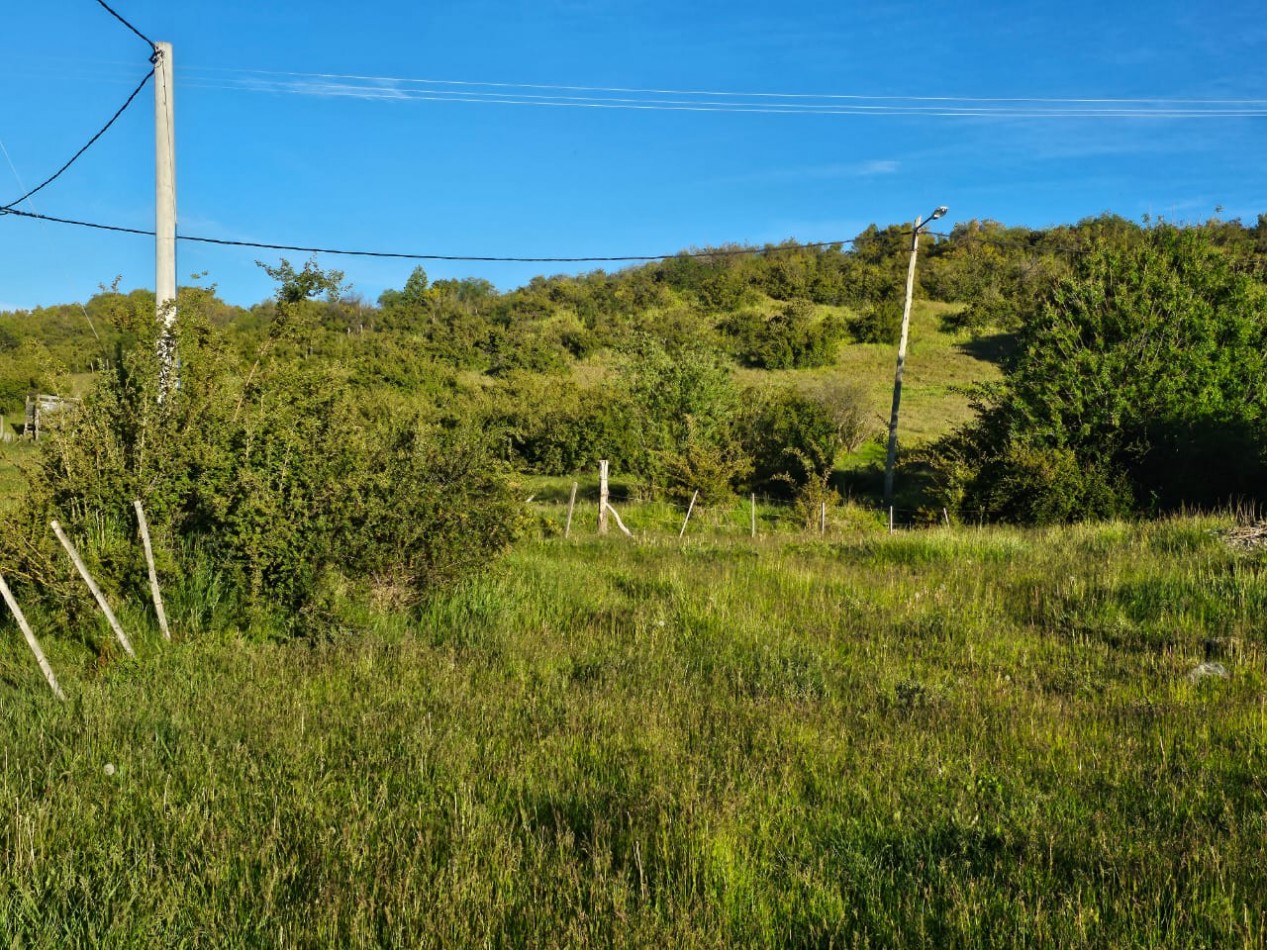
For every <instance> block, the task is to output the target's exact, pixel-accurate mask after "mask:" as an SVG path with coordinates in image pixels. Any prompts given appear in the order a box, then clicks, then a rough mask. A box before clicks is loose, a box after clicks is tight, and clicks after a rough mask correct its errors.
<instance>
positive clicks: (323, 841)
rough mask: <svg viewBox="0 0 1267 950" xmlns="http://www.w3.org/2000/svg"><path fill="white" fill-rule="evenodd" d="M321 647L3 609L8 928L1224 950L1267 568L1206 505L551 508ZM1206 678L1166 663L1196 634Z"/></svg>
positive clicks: (1249, 878) (116, 942)
mask: <svg viewBox="0 0 1267 950" xmlns="http://www.w3.org/2000/svg"><path fill="white" fill-rule="evenodd" d="M534 507H535V510H536V515H537V526H538V527H537V530H536V531H535V537H531V538H528V539H526V540H524V541H522V542H520V544H519V545H518V546H517V547H516V548H515V549H514V550H513V551H512V553H511V554H510V555H509V556H508V557H507V558H506V559H505V560H503V561H502V562H500V563H499V564H498V565H496V566H495V567H494V568H493V569H492V570H491V571H490V572H488V573H487V574H485V575H484V576H482V577H480V578H477V579H475V580H472V581H469V582H466V583H464V584H463V585H461V586H460V587H459V588H457V589H456V590H454V591H452V592H451V593H449V594H447V595H444V596H442V597H440V598H438V599H435V600H433V601H431V602H430V603H428V604H427V605H426V606H424V607H423V608H421V609H420V610H418V611H415V612H413V613H409V614H401V613H394V612H392V611H391V610H390V609H388V608H385V607H380V608H374V607H371V606H363V607H359V608H353V607H351V606H348V607H347V608H346V609H345V610H344V611H343V613H342V615H341V616H339V617H338V619H337V621H335V622H332V623H331V625H330V630H329V634H328V636H326V637H324V638H318V639H315V640H304V641H280V642H278V641H275V640H273V639H271V638H270V631H269V630H267V629H238V628H234V627H231V626H225V625H222V624H219V623H217V620H216V611H215V609H214V601H215V584H214V579H213V578H208V577H192V578H187V579H185V580H183V581H181V582H179V583H177V584H175V585H173V587H172V589H171V590H170V591H169V602H170V605H171V612H172V615H173V625H174V627H175V631H176V632H175V642H173V643H171V644H168V643H164V642H162V641H161V640H160V639H159V638H158V636H157V633H156V632H155V629H154V627H153V625H152V623H151V622H150V621H149V619H148V613H147V612H146V611H144V610H142V609H141V607H140V605H139V604H138V605H129V606H128V608H127V609H125V610H124V611H122V616H123V618H124V622H125V624H126V625H127V626H128V627H129V628H130V629H131V630H132V631H133V632H134V635H135V637H136V639H137V640H138V643H139V647H138V653H139V657H138V658H137V659H136V660H128V659H125V658H122V657H121V656H119V655H118V651H117V650H115V649H113V648H112V646H111V641H110V639H109V634H108V631H107V630H106V629H105V627H104V625H97V624H96V623H94V622H93V621H92V620H91V619H90V617H86V618H85V619H84V621H83V623H84V626H83V627H82V629H78V630H73V631H66V630H58V631H49V630H44V631H41V630H40V629H39V618H38V617H33V622H34V623H35V624H36V628H37V633H41V632H42V633H45V634H48V636H47V637H46V646H47V647H48V648H49V652H50V656H51V659H52V662H53V664H54V667H55V668H56V669H57V671H58V673H59V675H60V676H61V678H62V685H63V687H64V688H65V690H66V692H67V694H68V696H69V702H68V703H66V704H65V705H63V704H61V703H58V702H56V701H55V700H54V699H53V698H52V697H51V694H50V693H49V692H48V690H47V688H46V687H45V686H44V683H43V682H42V680H41V679H40V676H39V673H38V670H37V669H36V668H35V665H34V662H33V661H32V660H31V658H30V657H29V655H27V654H26V653H25V652H24V650H23V649H22V645H21V641H20V640H19V639H18V635H17V633H16V631H13V630H12V629H11V628H8V627H6V636H7V637H8V638H9V641H10V642H9V644H8V646H7V648H6V650H5V651H4V652H3V654H2V655H3V665H2V666H0V690H2V692H3V702H4V706H5V709H6V715H5V716H4V717H3V719H2V720H0V730H3V737H2V738H0V748H2V749H3V757H4V758H3V766H2V768H0V810H2V811H3V815H4V818H3V820H0V862H2V864H0V924H2V925H3V932H4V933H5V934H6V936H7V938H8V942H9V945H11V946H15V947H17V946H23V947H28V946H29V947H62V946H69V945H81V946H82V945H92V946H97V945H105V946H153V945H160V944H161V945H170V946H191V947H196V946H206V947H223V946H248V945H249V946H256V945H269V946H473V945H478V946H559V947H564V946H566V947H578V946H613V945H615V946H684V947H720V946H768V947H784V946H845V947H849V946H859V947H863V946H874V947H892V946H938V947H945V946H967V947H986V946H1017V945H1033V946H1061V947H1065V946H1123V947H1129V946H1138V947H1158V946H1166V947H1209V946H1260V945H1262V944H1263V942H1264V939H1265V935H1267V921H1265V920H1264V910H1265V908H1267V903H1265V902H1264V894H1267V811H1265V809H1264V794H1265V788H1264V778H1263V776H1264V775H1265V774H1267V698H1265V697H1267V694H1265V692H1264V690H1265V687H1267V681H1265V678H1264V674H1263V668H1262V647H1261V644H1262V641H1263V636H1264V632H1265V626H1267V620H1265V619H1264V618H1267V557H1264V555H1263V554H1262V553H1261V551H1259V552H1255V551H1253V550H1250V551H1238V550H1235V549H1233V548H1231V547H1229V545H1228V544H1226V543H1225V540H1224V538H1223V536H1222V535H1223V532H1225V531H1226V530H1227V529H1228V527H1229V526H1230V524H1231V522H1230V520H1229V519H1222V520H1219V519H1183V520H1171V521H1161V522H1155V523H1149V524H1120V523H1119V524H1106V525H1101V526H1080V527H1068V528H1059V529H1046V530H1029V531H1023V530H1013V529H1005V528H989V529H976V528H954V529H942V528H938V529H930V530H925V531H921V532H899V533H898V534H896V535H892V536H890V535H889V534H888V533H887V531H886V530H884V529H882V528H881V526H880V525H879V523H878V519H877V518H876V516H875V515H874V514H873V513H869V512H865V511H861V510H858V509H853V508H850V507H844V508H839V509H835V510H833V512H832V521H831V524H830V525H829V527H828V531H827V533H826V534H825V535H820V534H818V533H817V532H806V531H804V530H802V529H801V528H800V527H799V526H798V525H795V524H792V523H790V522H788V521H787V519H786V516H785V513H783V512H780V511H779V510H776V509H771V508H765V507H763V508H761V510H760V511H759V512H758V514H759V516H760V517H759V525H758V532H759V536H758V537H757V538H756V539H755V540H754V539H753V538H751V537H750V536H749V530H750V529H749V526H748V522H747V516H748V512H747V511H746V508H745V506H742V505H738V504H737V505H736V506H734V508H733V509H724V510H704V511H701V512H697V513H696V515H695V516H694V517H693V519H692V522H691V525H690V526H689V527H688V530H687V533H686V537H685V538H684V539H683V540H682V541H680V542H679V541H678V540H677V533H678V529H679V528H680V523H681V522H680V518H681V516H682V512H681V510H680V509H675V508H673V507H671V506H668V505H661V506H655V505H644V506H635V505H632V504H630V505H627V506H626V507H625V509H624V510H623V511H622V514H623V516H624V517H625V520H626V522H627V523H628V524H629V525H630V527H631V529H632V530H633V531H634V532H635V535H636V536H635V538H634V539H633V540H629V539H627V538H624V537H622V536H620V535H619V534H617V535H614V536H611V537H608V538H605V539H599V538H596V537H595V535H594V533H593V532H594V515H593V511H592V506H591V505H590V504H589V503H588V502H587V503H586V504H585V506H584V508H583V509H582V510H580V511H579V512H578V514H577V516H576V518H575V523H574V525H573V530H572V537H571V538H569V539H566V540H565V539H564V538H562V537H560V536H559V533H560V530H561V525H562V523H563V520H564V517H565V515H564V510H563V505H562V504H560V503H559V502H557V501H547V502H545V503H541V502H535V503H534ZM1206 660H1211V661H1215V662H1218V663H1220V664H1221V665H1222V667H1223V669H1224V670H1225V671H1226V672H1227V674H1228V675H1227V676H1226V677H1223V676H1209V677H1206V678H1200V679H1196V680H1193V679H1190V678H1189V673H1190V671H1192V670H1193V669H1194V668H1195V667H1196V666H1197V665H1198V664H1199V663H1201V662H1203V661H1206Z"/></svg>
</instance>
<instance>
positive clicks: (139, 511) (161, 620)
mask: <svg viewBox="0 0 1267 950" xmlns="http://www.w3.org/2000/svg"><path fill="white" fill-rule="evenodd" d="M132 504H133V505H134V506H135V507H136V523H137V524H138V525H139V526H140V528H141V543H142V545H143V546H144V547H145V565H146V567H148V568H149V571H150V595H151V596H152V597H153V598H154V612H155V613H156V614H158V628H159V629H160V630H162V631H163V639H164V640H170V639H171V638H172V632H171V630H169V629H168V628H167V611H165V610H164V609H163V592H162V591H161V590H159V588H158V571H157V570H155V568H154V548H153V547H152V546H151V545H150V525H149V522H148V521H146V520H145V509H144V508H142V507H141V499H139V498H137V499H136V500H134V501H133V502H132Z"/></svg>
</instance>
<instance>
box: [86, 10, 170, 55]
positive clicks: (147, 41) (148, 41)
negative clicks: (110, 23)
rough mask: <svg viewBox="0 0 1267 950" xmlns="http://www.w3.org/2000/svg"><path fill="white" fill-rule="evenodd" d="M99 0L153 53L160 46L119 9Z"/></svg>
mask: <svg viewBox="0 0 1267 950" xmlns="http://www.w3.org/2000/svg"><path fill="white" fill-rule="evenodd" d="M97 2H98V3H99V4H101V6H102V7H103V8H104V9H105V11H106V13H108V14H110V15H111V16H112V17H114V18H115V19H116V20H118V21H119V22H120V23H122V24H123V25H124V26H126V27H127V28H128V29H129V30H131V31H132V32H133V33H135V34H136V35H137V36H139V37H140V38H141V40H142V42H144V43H145V45H146V46H148V47H149V48H150V52H151V53H152V52H153V51H154V49H155V48H156V47H157V46H158V44H157V43H155V42H154V41H153V40H152V39H150V38H149V37H148V36H146V35H145V34H144V33H142V32H141V31H140V30H138V29H137V28H136V27H134V26H133V25H132V24H131V23H129V22H128V21H127V20H125V19H124V18H123V17H122V16H120V15H119V13H118V12H117V11H115V10H113V9H111V8H110V5H109V4H108V3H106V2H105V0H97Z"/></svg>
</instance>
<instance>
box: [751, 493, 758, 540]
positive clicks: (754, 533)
mask: <svg viewBox="0 0 1267 950" xmlns="http://www.w3.org/2000/svg"><path fill="white" fill-rule="evenodd" d="M750 510H751V512H752V536H753V537H754V538H755V537H756V536H757V493H756V492H753V493H752V506H751V509H750Z"/></svg>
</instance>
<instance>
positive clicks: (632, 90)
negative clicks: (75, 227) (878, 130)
mask: <svg viewBox="0 0 1267 950" xmlns="http://www.w3.org/2000/svg"><path fill="white" fill-rule="evenodd" d="M185 70H186V71H194V72H215V73H236V74H238V75H244V76H246V75H260V76H290V77H295V78H301V79H341V80H352V81H356V82H388V83H404V84H411V85H426V86H462V87H485V88H499V89H544V90H554V91H562V92H602V93H629V94H637V95H659V96H715V97H725V98H739V99H845V100H858V101H874V102H883V101H890V102H1002V103H1008V102H1025V103H1051V104H1059V105H1090V104H1096V105H1103V104H1115V105H1173V104H1248V105H1267V99H1249V98H1246V99H1235V98H1222V99H1220V98H1197V97H1189V98H1182V97H1179V98H1165V97H1141V98H1121V97H1119V98H1113V97H1101V98H1093V97H1085V98H1077V97H1067V96H896V95H894V96H877V95H867V94H861V93H810V92H733V91H717V90H707V89H653V88H639V87H629V86H574V85H552V84H548V83H521V82H487V81H470V80H461V79H414V78H408V77H401V76H373V75H362V74H357V73H306V72H288V71H280V70H268V69H242V68H236V67H219V66H190V67H186V68H185Z"/></svg>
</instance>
